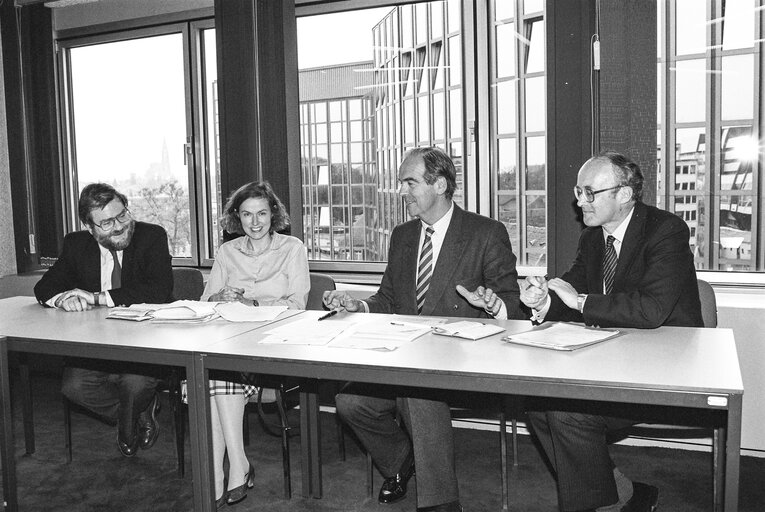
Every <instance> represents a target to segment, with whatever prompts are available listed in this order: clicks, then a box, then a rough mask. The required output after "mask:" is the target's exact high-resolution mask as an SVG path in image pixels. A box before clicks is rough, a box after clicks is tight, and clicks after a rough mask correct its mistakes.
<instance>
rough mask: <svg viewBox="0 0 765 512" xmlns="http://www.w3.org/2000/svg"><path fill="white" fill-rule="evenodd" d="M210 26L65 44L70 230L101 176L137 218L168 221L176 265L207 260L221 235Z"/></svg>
mask: <svg viewBox="0 0 765 512" xmlns="http://www.w3.org/2000/svg"><path fill="white" fill-rule="evenodd" d="M211 26H212V24H211V23H209V22H208V23H201V24H200V23H197V24H182V25H172V26H167V27H163V28H162V29H152V30H150V31H146V30H141V31H132V32H127V33H121V34H117V35H111V36H108V37H90V38H82V39H77V40H70V41H61V46H62V48H63V50H64V51H63V52H62V57H61V60H60V62H59V67H60V71H61V77H62V80H61V81H62V83H64V84H66V87H65V89H64V90H66V91H68V94H67V95H65V96H63V99H62V104H63V105H64V106H65V108H64V112H65V113H66V116H65V124H64V125H65V126H66V128H67V130H66V133H67V135H66V140H67V141H68V142H69V144H68V145H67V147H66V150H67V159H66V165H67V168H68V171H69V172H68V173H67V176H68V177H69V183H68V192H69V193H68V196H69V199H70V201H69V204H70V208H71V209H70V215H69V228H70V229H80V223H79V220H78V219H77V216H76V202H77V198H78V196H79V192H80V190H82V188H83V187H84V186H86V185H87V184H89V183H93V182H96V181H102V182H106V183H109V184H111V185H113V186H114V187H115V188H116V189H117V190H119V191H120V192H122V193H124V194H125V195H126V196H127V197H128V201H129V207H130V210H131V212H132V214H133V217H134V218H136V219H137V220H142V221H146V222H152V223H155V224H160V225H162V226H163V227H164V228H165V230H166V231H167V234H168V239H169V245H170V253H171V254H172V255H173V257H174V262H175V263H176V264H183V263H190V264H198V263H204V262H205V261H207V262H209V261H210V260H211V258H212V257H213V255H214V251H215V248H216V247H217V246H218V244H219V242H220V234H219V229H218V223H217V218H218V215H219V214H218V204H219V200H218V197H219V195H220V193H219V169H218V168H219V165H218V161H219V159H218V151H217V115H216V114H217V111H216V108H215V107H216V105H215V92H216V91H215V77H216V65H215V32H214V30H213V29H212V28H210V27H211ZM206 50H210V51H206ZM192 76H195V77H198V80H195V79H192ZM197 84H200V85H201V87H200V89H201V90H197V87H198V86H197Z"/></svg>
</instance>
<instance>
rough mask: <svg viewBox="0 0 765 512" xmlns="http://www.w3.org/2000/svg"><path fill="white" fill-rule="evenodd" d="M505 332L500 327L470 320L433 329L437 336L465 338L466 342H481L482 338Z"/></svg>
mask: <svg viewBox="0 0 765 512" xmlns="http://www.w3.org/2000/svg"><path fill="white" fill-rule="evenodd" d="M504 330H505V329H504V328H503V327H500V326H499V325H495V324H485V323H482V322H471V321H469V320H464V321H461V322H454V323H451V324H444V325H439V326H436V327H433V332H434V333H435V334H440V335H442V336H453V337H455V338H464V339H466V340H479V339H481V338H486V337H487V336H492V335H494V334H499V333H501V332H503V331H504Z"/></svg>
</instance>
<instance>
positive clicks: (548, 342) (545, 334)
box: [502, 322, 621, 350]
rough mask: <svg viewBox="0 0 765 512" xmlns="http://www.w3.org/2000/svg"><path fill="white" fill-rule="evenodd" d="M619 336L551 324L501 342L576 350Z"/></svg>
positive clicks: (598, 330)
mask: <svg viewBox="0 0 765 512" xmlns="http://www.w3.org/2000/svg"><path fill="white" fill-rule="evenodd" d="M620 334H621V332H620V331H618V330H615V329H600V328H597V327H586V326H584V325H579V324H571V323H566V322H551V323H546V324H543V325H539V326H536V327H534V328H532V329H531V330H529V331H524V332H519V333H515V334H510V335H509V336H504V337H503V338H502V340H503V341H506V342H508V343H517V344H519V345H529V346H532V347H540V348H549V349H552V350H576V349H579V348H583V347H589V346H590V345H594V344H596V343H600V342H601V341H606V340H610V339H612V338H615V337H617V336H619V335H620Z"/></svg>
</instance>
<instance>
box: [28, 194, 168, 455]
mask: <svg viewBox="0 0 765 512" xmlns="http://www.w3.org/2000/svg"><path fill="white" fill-rule="evenodd" d="M78 214H79V217H80V221H81V222H82V223H83V224H84V225H85V227H86V228H87V230H86V231H77V232H74V233H69V234H68V235H66V237H64V247H63V250H62V252H61V255H60V256H59V257H58V259H57V260H56V263H55V264H54V265H53V266H52V267H51V268H50V269H48V271H47V272H46V273H45V274H44V275H43V276H42V278H41V279H40V281H39V282H38V283H37V285H36V286H35V296H36V297H37V300H38V302H39V303H40V304H42V305H43V306H46V307H52V308H57V309H60V310H61V311H62V312H79V311H87V310H89V309H92V308H94V307H114V306H129V305H131V304H137V303H142V302H146V303H152V304H157V303H163V302H170V301H171V300H172V292H173V274H172V265H171V261H172V260H171V257H170V252H169V250H168V243H167V233H166V232H165V230H164V229H163V228H162V227H161V226H157V225H155V224H147V223H145V222H137V221H136V220H134V219H133V217H132V215H131V214H130V210H128V200H127V197H126V196H125V195H124V194H121V193H119V192H117V191H116V190H115V189H114V188H113V187H111V186H109V185H107V184H105V183H93V184H90V185H88V186H86V187H85V188H84V189H83V190H82V193H81V194H80V200H79V204H78ZM156 372H157V367H155V366H152V365H142V364H132V363H125V362H119V361H103V360H91V359H80V358H78V359H74V358H69V359H67V362H66V367H65V368H64V375H63V382H62V387H61V388H62V389H61V391H62V393H63V394H64V395H65V396H66V397H67V398H68V399H69V400H70V401H72V402H74V403H76V404H78V405H81V406H82V407H85V408H86V409H89V410H91V411H93V412H94V413H96V414H97V415H98V416H100V417H101V418H102V419H104V420H105V421H106V422H107V423H110V424H115V423H116V424H117V425H118V434H117V446H118V448H119V450H120V452H121V453H122V454H123V455H124V456H126V457H131V456H133V455H135V454H136V452H137V451H138V448H142V449H148V448H151V447H152V446H153V445H154V442H155V441H156V440H157V436H158V435H159V425H158V423H157V421H156V418H155V415H156V412H157V409H158V404H159V402H158V398H157V392H156V387H157V383H158V381H159V379H158V378H157V376H156Z"/></svg>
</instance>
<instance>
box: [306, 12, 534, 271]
mask: <svg viewBox="0 0 765 512" xmlns="http://www.w3.org/2000/svg"><path fill="white" fill-rule="evenodd" d="M362 4H363V2H359V5H360V6H361V5H362ZM488 4H490V5H489V7H490V9H488V11H484V10H480V9H479V10H475V11H474V10H473V9H474V6H473V5H472V3H467V4H465V3H463V2H461V1H460V0H445V1H433V2H420V3H413V4H406V5H396V6H391V7H386V8H376V9H366V10H355V11H348V12H341V13H332V12H327V13H323V14H319V15H312V16H303V17H299V18H298V65H299V68H300V104H301V105H300V122H301V131H300V135H301V148H302V179H303V188H302V190H303V205H304V206H303V212H302V215H303V225H304V233H303V234H304V237H305V243H306V246H307V247H308V250H309V256H310V257H311V258H312V259H314V260H332V261H367V262H369V261H384V260H385V259H386V257H387V251H388V243H389V240H390V234H391V231H392V230H393V228H394V227H395V226H396V225H397V224H399V223H401V222H402V221H405V220H407V219H406V214H405V212H404V209H403V208H402V204H401V200H400V198H399V197H398V194H397V189H398V183H397V179H396V178H397V170H398V166H399V164H400V163H401V160H402V157H403V155H404V153H405V152H406V151H407V150H408V149H411V148H413V147H417V146H424V145H431V146H438V147H440V148H442V149H444V150H445V151H446V152H447V153H448V154H449V155H451V156H452V158H453V160H454V161H455V164H456V165H457V171H458V175H457V182H458V191H457V192H456V194H455V197H454V199H455V201H456V202H457V204H459V205H461V206H463V207H466V208H468V209H470V210H474V211H483V212H485V213H487V214H490V215H492V216H494V217H495V218H497V219H499V220H501V221H502V222H503V223H504V224H505V225H506V226H507V229H508V232H509V234H510V237H511V239H512V242H513V248H514V251H515V252H516V254H517V255H518V256H519V263H520V264H522V265H527V266H540V267H544V266H545V264H546V229H547V226H546V207H547V198H546V176H545V173H546V153H545V148H546V126H545V109H546V108H545V104H546V95H545V69H546V65H545V47H544V45H545V43H544V39H545V29H544V12H543V11H544V2H539V1H533V2H532V1H526V2H524V1H521V0H518V1H510V0H497V1H491V2H488ZM329 9H331V5H328V6H326V9H325V10H329ZM477 12H484V13H485V14H483V16H484V18H485V19H482V20H476V22H475V23H476V24H475V25H474V26H470V25H466V24H465V23H464V22H463V20H465V19H475V18H476V16H477V14H476V13H477ZM466 13H467V15H466ZM298 14H300V12H298ZM486 17H488V18H486ZM488 23H491V24H493V25H494V26H495V30H494V31H492V32H491V34H486V31H485V30H484V29H483V28H482V27H483V26H485V24H488ZM337 27H343V30H337ZM476 34H481V37H485V38H486V41H485V45H481V44H478V45H475V43H474V42H473V39H474V36H475V35H476ZM466 45H469V46H466ZM476 46H478V47H480V48H484V47H488V48H489V53H490V54H491V55H492V65H491V66H490V69H487V67H486V66H483V65H481V64H480V63H479V64H478V65H475V63H476V62H477V61H476V60H474V59H470V62H471V63H474V66H475V67H474V69H466V66H465V61H464V60H463V56H464V55H465V54H466V53H475V52H476ZM481 51H483V50H481ZM466 82H468V83H466ZM478 84H486V85H485V86H484V88H485V90H481V91H478V94H480V95H481V96H483V97H489V98H491V100H490V104H489V105H490V106H489V107H488V109H489V110H491V116H492V122H491V123H488V122H487V123H486V124H485V125H480V123H475V122H472V121H471V123H470V126H469V127H468V126H467V124H468V123H467V122H466V120H468V119H470V120H475V119H478V118H480V117H482V116H486V115H487V113H486V112H479V111H478V108H477V107H476V104H475V102H474V101H466V99H465V95H466V94H468V92H467V91H468V90H469V91H470V92H472V91H476V90H477V87H479V85H478ZM482 126H485V128H483V127H482ZM466 136H467V137H468V141H467V142H466V139H465V137H466ZM479 137H483V138H485V139H486V140H488V138H489V137H491V138H492V140H494V141H495V142H494V144H493V145H492V147H491V149H487V151H488V152H490V153H491V156H488V155H487V156H486V157H485V158H484V159H483V161H485V162H493V163H492V164H490V165H487V168H486V169H479V170H476V169H475V168H471V163H470V162H476V161H477V159H475V155H472V157H473V158H472V159H469V158H468V156H469V155H470V153H469V152H470V151H476V149H475V145H474V142H475V140H476V139H477V138H479ZM472 165H473V166H475V164H472ZM489 167H491V170H490V169H489ZM516 169H522V170H523V172H521V173H517V172H516ZM470 173H473V174H474V175H475V174H478V173H485V174H487V175H488V174H489V173H491V174H492V176H494V179H492V180H489V182H490V185H489V187H485V188H483V189H480V190H471V191H468V190H466V188H467V187H468V186H469V183H470V182H472V183H475V182H476V181H477V180H476V179H468V176H469V174H470ZM475 188H476V189H479V187H475ZM481 204H484V205H494V206H493V208H492V207H488V206H487V208H483V209H482V208H481Z"/></svg>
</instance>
